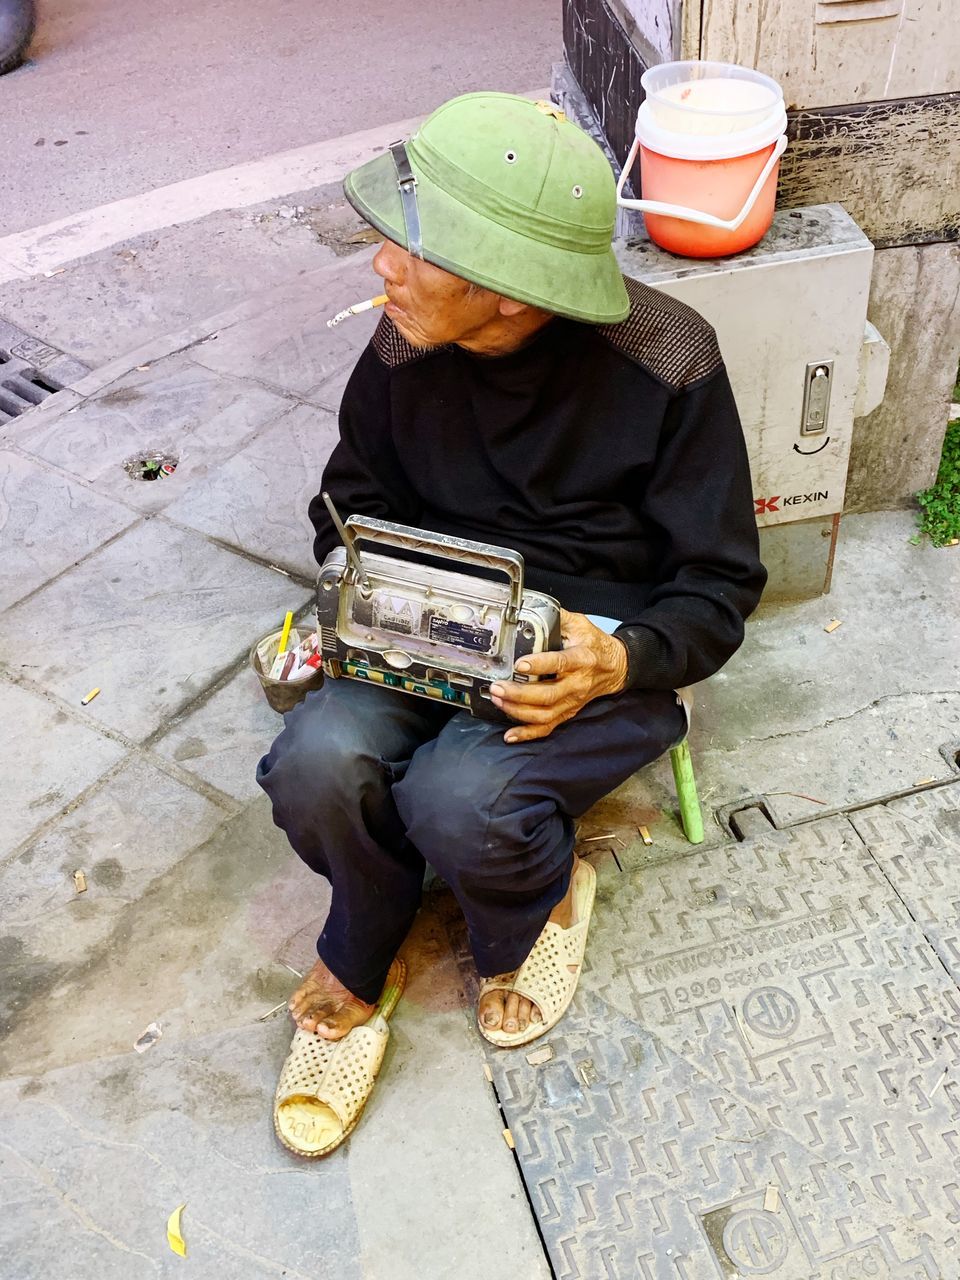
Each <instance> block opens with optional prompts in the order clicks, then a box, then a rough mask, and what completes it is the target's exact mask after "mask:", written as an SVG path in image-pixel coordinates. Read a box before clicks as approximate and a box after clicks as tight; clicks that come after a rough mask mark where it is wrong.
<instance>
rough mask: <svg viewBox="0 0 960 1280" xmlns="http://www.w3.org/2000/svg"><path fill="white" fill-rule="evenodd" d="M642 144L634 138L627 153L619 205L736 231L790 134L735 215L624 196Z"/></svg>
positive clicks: (619, 186) (780, 140)
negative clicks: (716, 213) (730, 216)
mask: <svg viewBox="0 0 960 1280" xmlns="http://www.w3.org/2000/svg"><path fill="white" fill-rule="evenodd" d="M639 147H640V139H639V138H634V140H633V146H632V147H631V148H630V154H629V155H628V156H627V162H626V164H625V165H624V166H623V171H622V172H621V174H620V181H619V182H618V183H617V204H618V205H619V206H620V208H621V209H639V210H640V212H641V213H656V214H660V215H661V216H662V217H665V218H680V219H682V221H684V222H699V223H702V225H703V226H705V227H717V228H719V230H721V231H736V229H737V227H739V225H740V223H741V222H743V220H744V218H746V217H747V215H748V214H749V213H750V210H751V209H752V208H753V206H754V205H755V204H756V202H757V197H758V196H759V195H760V192H761V191H762V189H763V185H764V183H765V182H766V180H767V179H768V178H769V177H770V174H771V173H772V172H773V166H774V165H775V164H776V163H777V161H778V160H779V159H780V157H781V156H782V155H783V153H784V151H785V150H786V147H787V135H786V134H785V133H781V135H780V137H779V138H778V139H777V141H776V145H775V146H774V148H773V150H772V151H771V153H770V155H769V156H768V157H767V163H766V164H765V165H764V166H763V168H762V169H761V170H760V177H759V178H758V179H757V180H756V182H755V183H754V184H753V190H752V191H751V192H750V194H749V195H748V196H747V199H746V203H745V204H744V206H743V208H742V209H741V210H740V212H739V213H738V214H737V216H736V217H735V218H728V219H724V218H718V217H716V216H715V215H714V214H712V213H701V212H700V210H699V209H688V208H687V207H686V206H685V205H682V204H666V203H664V201H662V200H627V199H625V198H624V195H623V186H624V183H625V182H626V180H627V175H628V174H629V172H630V170H631V169H632V168H633V162H634V160H635V159H636V158H637V151H638V150H639Z"/></svg>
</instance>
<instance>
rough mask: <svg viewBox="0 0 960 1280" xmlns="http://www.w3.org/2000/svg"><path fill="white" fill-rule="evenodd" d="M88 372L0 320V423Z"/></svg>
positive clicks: (76, 361) (60, 353) (12, 417)
mask: <svg viewBox="0 0 960 1280" xmlns="http://www.w3.org/2000/svg"><path fill="white" fill-rule="evenodd" d="M88 372H89V370H88V368H87V366H86V365H84V364H81V363H80V361H79V360H74V359H73V357H72V356H68V355H65V354H64V353H63V352H62V351H58V350H57V348H56V347H51V346H49V344H48V343H46V342H42V341H41V340H40V339H39V338H35V337H34V336H33V335H32V334H29V333H25V332H24V331H23V330H22V329H18V328H17V327H16V325H12V324H10V323H9V322H8V321H6V320H0V424H2V423H5V422H10V421H12V420H13V419H14V418H19V417H21V416H22V415H23V414H25V413H26V412H27V411H28V410H30V409H32V408H33V407H34V406H35V405H38V404H42V403H43V401H44V400H46V399H47V398H48V397H49V396H52V395H55V394H56V392H58V391H62V390H63V388H64V387H65V386H67V385H68V384H69V383H70V382H72V381H74V380H75V379H77V378H80V377H82V376H83V375H84V374H85V373H88Z"/></svg>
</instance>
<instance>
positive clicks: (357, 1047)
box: [273, 960, 407, 1160]
mask: <svg viewBox="0 0 960 1280" xmlns="http://www.w3.org/2000/svg"><path fill="white" fill-rule="evenodd" d="M406 980H407V967H406V965H405V964H404V963H403V961H402V960H394V962H393V964H392V965H391V966H390V972H389V974H388V975H387V981H386V983H385V985H384V988H383V991H382V992H381V993H380V999H379V1000H378V1001H377V1007H376V1008H375V1009H374V1011H373V1013H372V1014H371V1015H370V1017H369V1018H368V1020H367V1021H366V1022H364V1023H362V1024H361V1025H360V1026H359V1027H353V1028H352V1030H350V1031H348V1032H347V1034H346V1035H345V1036H344V1037H343V1039H342V1040H324V1039H323V1037H322V1036H318V1035H315V1034H314V1032H312V1031H303V1030H301V1029H300V1028H299V1027H298V1028H297V1031H296V1033H295V1035H294V1037H293V1043H292V1044H291V1046H290V1053H289V1054H288V1055H287V1060H286V1062H285V1063H284V1064H283V1070H282V1071H281V1073H280V1080H279V1082H278V1084H277V1092H276V1097H275V1098H274V1103H273V1127H274V1129H275V1130H276V1133H277V1137H278V1138H279V1139H280V1141H281V1142H282V1143H283V1145H284V1146H285V1147H286V1148H287V1150H288V1151H292V1152H294V1154H295V1155H298V1156H305V1157H306V1158H307V1159H309V1160H315V1159H317V1158H318V1157H319V1156H326V1155H329V1154H330V1152H331V1151H335V1150H336V1148H337V1147H339V1146H340V1144H341V1142H343V1141H344V1140H345V1139H346V1138H348V1137H349V1136H350V1134H351V1133H352V1132H353V1130H354V1129H355V1128H356V1127H357V1124H358V1122H359V1120H360V1116H361V1115H362V1113H363V1108H364V1107H365V1106H366V1103H367V1099H368V1098H369V1097H370V1093H371V1091H372V1089H373V1082H374V1080H376V1078H377V1073H378V1071H379V1070H380V1064H381V1063H382V1062H383V1055H384V1053H385V1051H386V1047H387V1039H388V1037H389V1035H390V1028H389V1027H388V1026H387V1019H388V1018H389V1017H390V1015H391V1013H393V1011H394V1009H395V1008H396V1007H397V1001H398V1000H399V999H400V996H401V994H402V993H403V987H404V984H405V982H406Z"/></svg>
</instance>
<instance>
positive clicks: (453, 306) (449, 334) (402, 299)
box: [373, 240, 502, 347]
mask: <svg viewBox="0 0 960 1280" xmlns="http://www.w3.org/2000/svg"><path fill="white" fill-rule="evenodd" d="M373 269H374V271H376V273H377V275H379V276H382V277H383V282H384V285H385V286H386V288H385V292H386V294H387V296H388V297H389V299H390V301H389V302H388V303H387V305H386V308H385V310H386V313H387V315H388V316H389V317H390V319H391V320H392V321H393V323H394V324H395V325H396V326H397V328H398V329H399V330H400V333H401V334H402V335H403V337H404V338H406V340H407V341H408V342H410V343H412V344H413V346H415V347H431V346H442V345H444V344H445V343H451V342H453V343H455V342H460V341H462V340H464V339H466V340H469V339H471V338H472V337H473V336H474V335H475V334H476V333H477V332H478V331H479V330H481V329H482V328H483V327H484V326H486V325H488V324H489V323H490V322H491V321H493V320H496V319H497V318H498V317H499V315H500V313H501V305H500V304H501V301H502V300H501V298H500V295H499V294H497V293H492V292H491V291H490V290H489V289H481V288H480V287H479V286H478V285H473V284H470V283H469V281H467V280H463V279H461V278H460V276H455V275H453V274H451V272H449V271H444V270H443V268H442V267H435V266H434V265H433V263H432V262H424V261H423V260H422V259H421V258H414V257H412V256H411V255H410V254H409V253H407V251H406V249H402V248H401V247H400V245H398V244H394V242H393V241H392V240H385V241H384V242H383V244H382V245H381V247H380V248H379V249H378V251H377V254H376V256H375V257H374V259H373Z"/></svg>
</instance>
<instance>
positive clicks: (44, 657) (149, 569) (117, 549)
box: [0, 482, 310, 740]
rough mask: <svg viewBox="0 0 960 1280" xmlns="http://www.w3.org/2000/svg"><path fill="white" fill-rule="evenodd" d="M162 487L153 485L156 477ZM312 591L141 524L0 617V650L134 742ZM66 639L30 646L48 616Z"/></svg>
mask: <svg viewBox="0 0 960 1280" xmlns="http://www.w3.org/2000/svg"><path fill="white" fill-rule="evenodd" d="M161 483H162V482H161ZM309 595H310V593H309V592H308V591H306V590H305V589H304V588H302V587H297V586H296V585H295V584H294V583H292V582H291V581H290V579H289V578H286V577H284V576H283V575H282V574H277V573H273V572H271V571H270V570H269V569H265V568H262V567H261V566H259V565H256V564H253V563H251V562H250V561H247V560H244V559H242V558H241V557H240V556H236V555H234V554H233V553H231V552H229V551H225V550H223V549H222V548H220V547H216V546H214V545H213V544H211V543H210V542H208V541H207V540H206V539H205V538H201V537H199V536H198V535H197V534H195V533H191V532H189V531H181V530H179V529H175V528H173V527H171V526H170V525H167V524H165V523H164V522H162V521H150V522H148V523H147V524H145V525H141V526H140V527H138V528H135V529H132V530H130V531H128V532H127V533H124V534H122V535H121V536H120V537H119V538H117V539H116V541H114V542H112V543H110V545H109V546H107V547H104V548H102V549H101V550H100V551H98V552H95V553H94V554H93V555H92V556H90V557H88V558H87V559H86V560H85V561H84V562H83V563H82V564H80V565H77V566H76V568H73V569H70V570H68V572H66V573H65V574H63V575H62V576H61V577H60V578H58V579H57V580H56V582H53V583H51V584H49V585H48V586H46V587H44V588H43V589H42V590H40V591H38V592H37V593H36V594H35V595H33V596H31V598H30V599H29V600H27V601H25V602H24V603H23V604H21V605H17V606H15V607H14V608H12V609H9V610H7V612H6V613H5V614H3V615H2V617H0V657H2V659H3V660H4V661H6V663H7V664H8V666H9V667H11V668H12V669H19V670H21V671H23V672H24V673H25V674H27V675H28V676H29V677H30V678H31V679H33V680H35V681H37V682H38V683H39V684H41V685H42V686H43V687H45V688H47V689H49V690H51V691H53V692H56V693H58V694H61V695H62V696H63V697H64V698H66V699H68V700H70V701H74V700H76V701H79V699H80V698H81V697H83V696H84V694H86V693H87V692H88V690H89V689H91V688H92V687H94V686H99V687H100V688H101V690H102V692H101V693H100V695H99V696H98V697H97V698H96V699H95V700H94V701H93V702H91V703H90V705H89V706H88V707H87V708H86V710H87V712H88V713H89V714H90V716H91V717H92V718H93V719H94V720H97V721H99V722H100V723H101V724H104V725H108V726H110V727H111V728H114V729H118V730H120V731H121V732H123V733H126V734H128V735H130V736H131V737H132V738H135V739H137V740H142V739H143V738H145V737H147V736H148V735H149V734H150V733H151V732H152V731H153V730H154V729H156V728H157V727H158V726H159V725H160V724H161V723H162V721H163V720H164V719H165V718H166V717H167V716H169V715H171V714H172V713H174V712H176V711H178V710H179V709H180V708H181V707H182V706H183V705H184V704H185V703H186V702H188V701H189V700H190V699H191V698H193V697H195V696H196V695H197V694H199V693H201V692H202V691H203V690H204V689H205V688H207V687H208V686H209V685H210V684H212V683H213V682H214V680H215V679H216V678H217V677H218V676H219V675H220V674H222V673H223V672H224V671H226V670H227V669H228V668H229V667H230V666H231V665H232V664H233V663H235V662H236V661H238V660H239V659H240V658H241V657H242V656H243V655H244V654H245V653H246V652H247V650H248V647H249V645H250V644H252V643H253V642H254V641H255V640H256V639H257V638H258V637H259V636H261V635H265V634H266V633H267V632H268V631H269V630H270V629H271V627H273V626H275V625H278V624H279V622H280V621H282V620H283V615H284V612H285V610H287V609H299V608H300V606H301V605H303V604H305V603H306V601H307V600H308V599H309ZM54 619H55V620H56V623H57V626H58V627H59V628H60V629H61V631H64V632H65V633H67V634H68V635H69V641H70V643H69V645H68V646H67V645H43V646H41V645H36V644H35V645H31V646H30V649H29V651H28V652H25V650H24V637H25V636H37V637H42V636H47V635H49V633H50V626H51V620H54Z"/></svg>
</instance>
